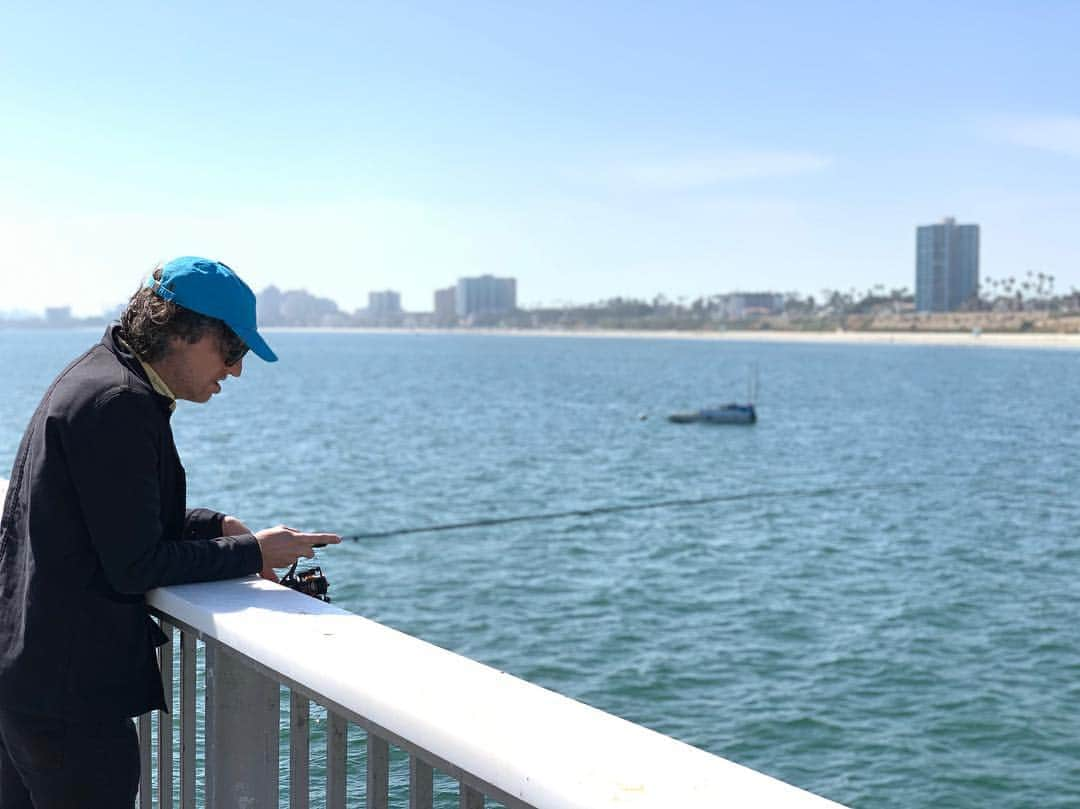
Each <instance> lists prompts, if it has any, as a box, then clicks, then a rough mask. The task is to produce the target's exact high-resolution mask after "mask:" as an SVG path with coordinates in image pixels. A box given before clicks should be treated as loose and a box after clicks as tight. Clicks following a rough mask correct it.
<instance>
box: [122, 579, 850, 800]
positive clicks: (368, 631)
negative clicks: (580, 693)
mask: <svg viewBox="0 0 1080 809" xmlns="http://www.w3.org/2000/svg"><path fill="white" fill-rule="evenodd" d="M148 602H149V604H150V607H151V610H152V611H153V612H154V613H155V614H156V615H157V616H158V617H159V618H160V619H161V621H162V624H163V626H164V627H165V628H166V632H167V633H168V634H170V636H171V637H173V641H172V642H171V643H169V644H167V645H166V646H163V647H161V656H162V657H161V662H162V663H163V665H162V676H163V677H164V678H165V684H166V693H169V694H171V693H172V691H173V689H172V674H173V668H174V667H173V654H174V647H176V646H177V643H176V640H175V637H176V635H175V633H174V632H172V630H171V628H172V627H175V628H176V629H178V630H179V638H180V641H179V652H180V664H179V667H178V670H179V672H180V680H181V682H180V689H179V693H180V705H179V706H178V710H174V711H173V713H172V714H171V715H162V714H159V715H158V722H162V723H163V724H162V725H160V726H159V732H158V733H157V734H156V735H157V739H158V745H159V748H158V755H157V762H158V772H157V773H156V777H153V778H151V775H152V774H151V773H150V772H149V763H150V760H151V751H150V748H149V745H148V744H144V745H143V762H144V766H145V767H146V770H145V771H144V780H143V783H144V785H146V786H147V787H149V786H150V784H151V782H152V781H153V783H154V786H155V787H156V789H157V798H158V800H157V805H158V806H159V807H160V809H171V806H172V795H173V784H174V779H175V778H177V777H179V781H180V790H179V792H180V796H181V797H180V807H181V809H189V808H190V807H194V806H195V803H194V796H195V792H194V789H195V747H196V743H197V740H196V738H195V708H196V706H195V695H196V690H197V689H196V684H195V676H196V667H195V644H196V641H202V642H203V643H205V644H206V665H205V672H206V673H205V677H206V684H205V699H206V704H205V727H206V732H205V740H204V749H205V754H204V755H205V768H206V772H205V794H206V806H207V807H209V809H219V807H272V806H277V805H278V778H279V771H278V761H279V753H278V751H279V731H278V728H279V725H280V723H281V717H280V716H279V687H280V685H282V684H283V685H285V686H286V687H288V688H289V689H290V690H291V695H290V699H289V718H288V727H289V734H288V737H289V747H290V750H289V757H288V762H289V763H288V785H289V802H288V806H289V807H290V809H300V807H307V806H308V802H309V789H308V788H309V784H308V781H309V762H308V758H309V743H308V739H309V736H308V719H309V716H310V703H311V702H315V703H317V704H319V705H322V706H324V707H325V708H326V710H327V714H328V722H327V725H328V732H327V757H326V777H325V788H326V795H325V805H326V807H327V809H340V808H342V807H344V806H345V801H346V789H345V787H346V737H347V734H348V733H349V729H350V727H354V726H355V727H356V728H358V729H360V730H361V731H363V732H364V733H366V735H367V742H366V751H367V752H366V773H365V776H364V777H365V778H366V806H367V807H369V809H386V807H387V806H388V803H389V797H390V796H389V783H390V779H389V771H390V770H389V767H390V750H391V747H395V748H398V749H400V750H402V751H404V753H406V754H408V756H409V779H408V781H409V783H408V806H409V807H410V809H430V807H432V803H433V787H432V784H433V775H434V773H435V771H439V772H442V773H446V774H447V775H449V776H451V777H452V778H453V779H455V780H456V781H457V782H458V783H459V785H460V786H459V806H460V807H461V808H462V809H479V808H480V807H483V806H484V800H485V797H489V798H492V799H494V800H496V801H498V802H500V803H502V804H503V805H505V806H506V807H510V809H571V808H573V809H585V807H590V808H591V807H607V806H611V807H620V808H623V807H625V808H626V809H639V808H640V809H644V808H645V807H649V808H650V809H661V808H662V809H674V808H675V807H679V808H680V809H690V808H691V807H715V806H724V807H750V806H754V807H761V806H769V807H780V806H783V807H799V808H800V809H802V808H803V807H805V808H806V809H811V807H817V808H818V809H823V808H824V807H829V806H832V807H836V806H837V804H835V803H832V802H830V801H827V800H825V799H823V798H819V797H817V796H815V795H812V794H810V793H808V792H804V791H802V790H800V789H797V788H795V787H793V786H790V785H788V784H785V783H783V782H781V781H778V780H776V779H774V778H771V777H769V776H766V775H763V774H761V773H758V772H755V771H753V770H750V769H747V768H745V767H742V766H739V765H737V764H733V763H731V762H729V761H726V760H724V759H722V758H719V757H718V756H714V755H712V754H710V753H706V752H704V751H702V750H699V749H697V748H694V747H691V746H690V745H687V744H684V743H682V742H679V741H676V740H675V739H672V738H669V737H667V736H663V735H661V734H659V733H655V732H653V731H650V730H647V729H646V728H643V727H640V726H638V725H634V724H632V723H630V722H627V721H625V720H622V719H619V718H617V717H615V716H612V715H610V714H607V713H604V712H603V711H599V710H596V709H595V708H591V707H589V706H587V705H584V704H582V703H580V702H576V701H574V700H572V699H569V698H567V697H563V696H561V695H559V694H556V693H554V692H552V691H548V690H546V689H544V688H541V687H539V686H536V685H533V684H531V683H528V682H525V681H523V680H520V679H518V678H516V677H513V676H511V675H509V674H506V673H503V672H500V671H497V670H495V669H493V668H490V667H488V666H485V665H483V664H481V663H478V662H476V661H473V660H469V659H468V658H465V657H462V656H460V655H457V654H454V653H453V652H449V651H446V650H445V649H440V648H439V647H436V646H433V645H431V644H429V643H426V642H424V641H422V640H419V639H417V638H414V637H411V636H409V635H406V634H403V633H401V632H398V631H396V630H393V629H390V628H388V627H386V626H383V625H381V624H378V623H376V622H374V621H370V620H367V619H365V618H362V617H360V616H358V615H354V614H352V613H349V612H346V611H345V610H342V609H338V608H337V607H334V606H331V605H329V604H324V603H322V602H320V601H317V600H315V599H313V598H310V597H308V596H304V595H301V594H299V593H296V592H293V591H292V590H288V589H286V588H283V587H280V586H278V585H275V584H273V583H270V582H267V581H264V580H261V579H258V578H255V577H252V578H250V579H244V580H235V581H226V582H214V583H209V584H190V585H182V586H176V587H165V588H161V589H158V590H154V591H152V592H151V593H149V594H148ZM150 721H151V720H150V717H149V716H145V717H142V718H141V720H140V729H141V738H142V739H144V740H149V738H150V735H151V734H150ZM177 725H178V727H176V726H177ZM161 727H163V728H164V731H163V732H162V731H161V729H160V728H161ZM177 736H178V737H179V746H180V756H179V759H180V772H179V774H178V776H177V774H174V773H173V772H172V763H173V745H174V743H175V741H176V737H177ZM150 792H151V790H150V789H149V788H147V789H144V795H143V798H142V803H141V806H142V807H146V809H149V807H150V805H151V803H150V800H151V795H150ZM403 799H404V798H402V799H401V800H403Z"/></svg>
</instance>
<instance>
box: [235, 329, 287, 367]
mask: <svg viewBox="0 0 1080 809" xmlns="http://www.w3.org/2000/svg"><path fill="white" fill-rule="evenodd" d="M234 331H236V335H237V337H239V338H240V339H241V340H243V341H244V342H245V343H246V344H247V347H248V348H250V349H251V350H252V351H254V352H255V356H256V357H258V358H259V359H260V360H265V361H266V362H277V354H275V353H274V352H273V351H272V350H271V349H270V346H268V345H267V344H266V340H264V339H263V338H262V337H260V336H259V333H258V332H257V331H255V329H244V330H243V331H240V330H238V329H234Z"/></svg>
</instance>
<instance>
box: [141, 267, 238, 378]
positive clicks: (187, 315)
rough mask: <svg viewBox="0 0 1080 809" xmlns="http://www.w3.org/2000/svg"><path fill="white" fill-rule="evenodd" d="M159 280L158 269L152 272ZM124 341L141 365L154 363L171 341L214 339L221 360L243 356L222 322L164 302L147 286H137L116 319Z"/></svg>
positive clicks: (159, 273) (165, 350) (230, 332)
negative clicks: (219, 351) (141, 361)
mask: <svg viewBox="0 0 1080 809" xmlns="http://www.w3.org/2000/svg"><path fill="white" fill-rule="evenodd" d="M153 276H154V280H156V281H160V280H161V265H158V266H157V267H156V268H155V269H154V273H153ZM120 328H121V332H122V334H123V337H124V340H125V341H127V344H128V345H130V346H131V349H132V350H133V351H134V352H135V353H136V354H138V355H139V357H140V358H141V359H142V360H143V361H145V362H155V361H157V360H159V359H161V358H162V357H164V356H165V355H166V354H168V353H169V348H170V343H171V341H172V338H174V337H178V338H180V339H181V340H183V341H184V342H186V343H197V342H199V340H201V339H202V338H203V337H204V336H205V335H207V334H211V335H214V336H215V337H217V339H218V342H219V345H220V346H221V350H222V355H223V356H225V357H228V356H235V355H236V354H237V353H239V354H241V355H242V353H243V350H244V349H245V348H246V347H245V346H244V342H243V341H242V340H241V339H240V338H239V337H237V336H236V334H235V333H234V332H233V330H232V329H230V328H229V327H228V326H227V325H225V323H224V321H221V320H218V319H217V318H216V317H210V316H208V315H203V314H200V313H198V312H193V311H192V310H190V309H185V308H184V307H183V306H179V305H177V304H175V303H173V302H172V301H167V300H164V299H163V298H161V297H159V296H158V295H157V294H155V293H154V291H153V289H151V288H150V287H148V286H140V287H139V289H138V290H136V292H135V294H134V295H132V296H131V300H129V301H128V304H127V307H125V309H124V312H123V314H121V315H120Z"/></svg>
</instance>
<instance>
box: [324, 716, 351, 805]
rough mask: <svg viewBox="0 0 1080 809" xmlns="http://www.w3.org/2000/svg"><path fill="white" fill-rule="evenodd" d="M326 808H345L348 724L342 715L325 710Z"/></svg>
mask: <svg viewBox="0 0 1080 809" xmlns="http://www.w3.org/2000/svg"><path fill="white" fill-rule="evenodd" d="M326 718H327V725H328V727H327V732H326V809H345V752H346V746H347V744H348V732H349V725H348V722H346V721H345V718H344V717H341V716H338V715H337V714H335V713H334V712H333V711H327V712H326Z"/></svg>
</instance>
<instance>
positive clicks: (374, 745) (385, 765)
mask: <svg viewBox="0 0 1080 809" xmlns="http://www.w3.org/2000/svg"><path fill="white" fill-rule="evenodd" d="M389 802H390V745H389V743H388V742H387V741H386V739H383V738H381V737H379V736H376V735H375V734H374V733H371V732H370V731H369V732H368V735H367V809H386V808H387V806H388V805H389Z"/></svg>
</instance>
